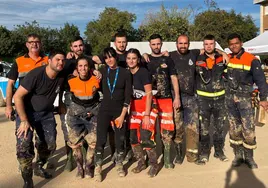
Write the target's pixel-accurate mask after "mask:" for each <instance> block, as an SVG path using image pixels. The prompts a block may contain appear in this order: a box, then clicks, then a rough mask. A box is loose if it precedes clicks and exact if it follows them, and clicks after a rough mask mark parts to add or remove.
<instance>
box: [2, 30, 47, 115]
mask: <svg viewBox="0 0 268 188" xmlns="http://www.w3.org/2000/svg"><path fill="white" fill-rule="evenodd" d="M26 38H27V39H26V40H27V41H26V44H25V45H26V47H27V49H28V53H27V54H25V55H23V56H20V57H18V58H17V59H16V62H15V63H14V64H13V65H12V67H11V70H10V71H9V73H8V75H7V77H8V83H7V89H6V110H5V114H6V117H7V118H8V119H10V120H11V119H12V111H13V110H14V109H13V108H12V97H13V91H14V86H15V83H16V80H17V79H18V78H19V83H20V82H21V81H22V79H23V78H24V77H25V76H26V74H27V73H28V72H29V71H31V70H32V69H34V68H36V67H39V66H42V65H46V64H47V61H48V57H47V56H44V55H43V54H41V53H40V51H41V48H42V43H41V40H40V37H39V36H38V35H36V34H29V35H28V36H27V37H26Z"/></svg>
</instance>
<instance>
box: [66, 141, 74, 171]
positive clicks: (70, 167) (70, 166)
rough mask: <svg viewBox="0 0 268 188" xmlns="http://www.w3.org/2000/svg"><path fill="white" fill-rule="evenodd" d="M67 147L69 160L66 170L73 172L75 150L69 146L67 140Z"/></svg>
mask: <svg viewBox="0 0 268 188" xmlns="http://www.w3.org/2000/svg"><path fill="white" fill-rule="evenodd" d="M65 148H66V155H67V161H66V164H65V167H64V170H65V171H68V172H71V171H72V170H73V169H74V157H73V150H72V148H70V147H69V146H68V144H67V142H65Z"/></svg>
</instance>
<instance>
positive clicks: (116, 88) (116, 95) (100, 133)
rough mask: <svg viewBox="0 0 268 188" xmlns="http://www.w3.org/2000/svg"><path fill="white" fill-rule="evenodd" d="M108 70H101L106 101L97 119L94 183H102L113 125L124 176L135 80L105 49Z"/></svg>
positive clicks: (119, 165)
mask: <svg viewBox="0 0 268 188" xmlns="http://www.w3.org/2000/svg"><path fill="white" fill-rule="evenodd" d="M103 56H104V58H105V62H106V66H104V67H102V68H101V69H100V72H101V73H102V81H101V86H102V92H103V99H102V102H101V107H100V111H99V115H98V127H97V145H96V152H95V180H96V181H99V182H100V181H102V176H101V171H102V160H103V151H104V146H105V144H106V140H107V132H108V129H109V127H110V126H111V122H112V125H113V130H114V132H115V146H116V152H117V154H116V155H115V156H116V159H115V162H116V167H117V172H118V175H119V176H120V177H124V176H125V174H126V173H125V171H124V169H123V160H124V140H125V131H126V125H125V124H126V123H125V118H126V114H127V110H128V107H129V104H130V99H131V95H132V80H131V74H130V72H129V71H128V70H126V69H124V68H122V67H118V65H117V61H118V59H117V54H116V51H115V50H114V49H113V48H110V47H109V48H105V49H104V52H103Z"/></svg>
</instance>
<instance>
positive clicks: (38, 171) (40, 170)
mask: <svg viewBox="0 0 268 188" xmlns="http://www.w3.org/2000/svg"><path fill="white" fill-rule="evenodd" d="M34 175H36V176H40V177H42V178H45V179H50V178H52V175H51V174H50V173H48V172H46V171H45V169H44V168H43V165H40V164H36V167H35V169H34Z"/></svg>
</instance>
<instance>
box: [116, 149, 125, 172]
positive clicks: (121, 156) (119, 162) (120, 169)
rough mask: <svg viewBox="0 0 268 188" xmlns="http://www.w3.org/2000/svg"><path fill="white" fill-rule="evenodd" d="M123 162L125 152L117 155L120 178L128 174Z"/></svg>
mask: <svg viewBox="0 0 268 188" xmlns="http://www.w3.org/2000/svg"><path fill="white" fill-rule="evenodd" d="M123 161H124V152H120V153H117V155H116V160H115V163H116V168H117V174H118V176H119V177H125V176H126V172H125V170H124V168H123Z"/></svg>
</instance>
